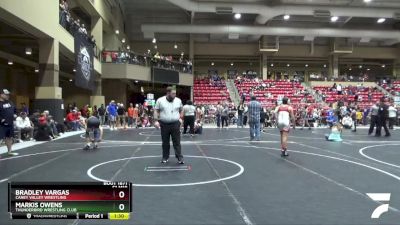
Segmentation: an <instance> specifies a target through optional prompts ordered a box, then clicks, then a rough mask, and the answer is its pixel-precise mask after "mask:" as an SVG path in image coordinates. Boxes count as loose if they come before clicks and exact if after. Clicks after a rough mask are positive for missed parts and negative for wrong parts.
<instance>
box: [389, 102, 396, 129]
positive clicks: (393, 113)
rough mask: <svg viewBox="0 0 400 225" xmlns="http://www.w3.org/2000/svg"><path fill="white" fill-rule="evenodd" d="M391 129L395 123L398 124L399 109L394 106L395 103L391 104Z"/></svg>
mask: <svg viewBox="0 0 400 225" xmlns="http://www.w3.org/2000/svg"><path fill="white" fill-rule="evenodd" d="M388 110H389V129H391V130H393V129H394V127H393V126H394V125H395V124H396V118H397V109H396V108H395V107H394V103H391V104H390V106H389V109H388Z"/></svg>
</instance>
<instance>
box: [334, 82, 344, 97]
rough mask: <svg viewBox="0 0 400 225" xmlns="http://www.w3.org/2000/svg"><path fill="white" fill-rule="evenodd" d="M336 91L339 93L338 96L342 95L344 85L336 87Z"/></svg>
mask: <svg viewBox="0 0 400 225" xmlns="http://www.w3.org/2000/svg"><path fill="white" fill-rule="evenodd" d="M336 91H337V94H338V95H342V91H343V90H342V85H341V84H339V85H338V86H337V87H336Z"/></svg>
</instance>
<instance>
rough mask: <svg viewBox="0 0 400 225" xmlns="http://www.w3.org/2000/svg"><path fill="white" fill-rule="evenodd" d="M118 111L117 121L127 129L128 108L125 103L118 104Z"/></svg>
mask: <svg viewBox="0 0 400 225" xmlns="http://www.w3.org/2000/svg"><path fill="white" fill-rule="evenodd" d="M117 113H118V118H117V122H118V123H119V125H120V126H121V127H123V128H124V129H126V109H125V107H124V104H122V103H121V104H119V105H118V109H117Z"/></svg>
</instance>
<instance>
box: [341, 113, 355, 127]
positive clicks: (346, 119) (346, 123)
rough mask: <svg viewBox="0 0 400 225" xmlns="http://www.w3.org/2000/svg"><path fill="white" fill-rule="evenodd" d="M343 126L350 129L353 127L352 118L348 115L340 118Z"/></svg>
mask: <svg viewBox="0 0 400 225" xmlns="http://www.w3.org/2000/svg"><path fill="white" fill-rule="evenodd" d="M342 124H343V127H344V128H346V129H350V128H352V127H353V120H352V119H351V117H350V116H349V115H346V116H345V117H344V118H343V120H342Z"/></svg>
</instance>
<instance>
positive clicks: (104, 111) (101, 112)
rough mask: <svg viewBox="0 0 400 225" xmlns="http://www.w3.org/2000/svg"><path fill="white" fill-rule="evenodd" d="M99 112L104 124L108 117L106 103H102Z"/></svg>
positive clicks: (101, 121)
mask: <svg viewBox="0 0 400 225" xmlns="http://www.w3.org/2000/svg"><path fill="white" fill-rule="evenodd" d="M97 113H98V115H99V119H100V125H101V126H103V125H104V122H105V119H106V116H105V115H106V109H105V108H104V104H101V106H100V108H99V109H97Z"/></svg>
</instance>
